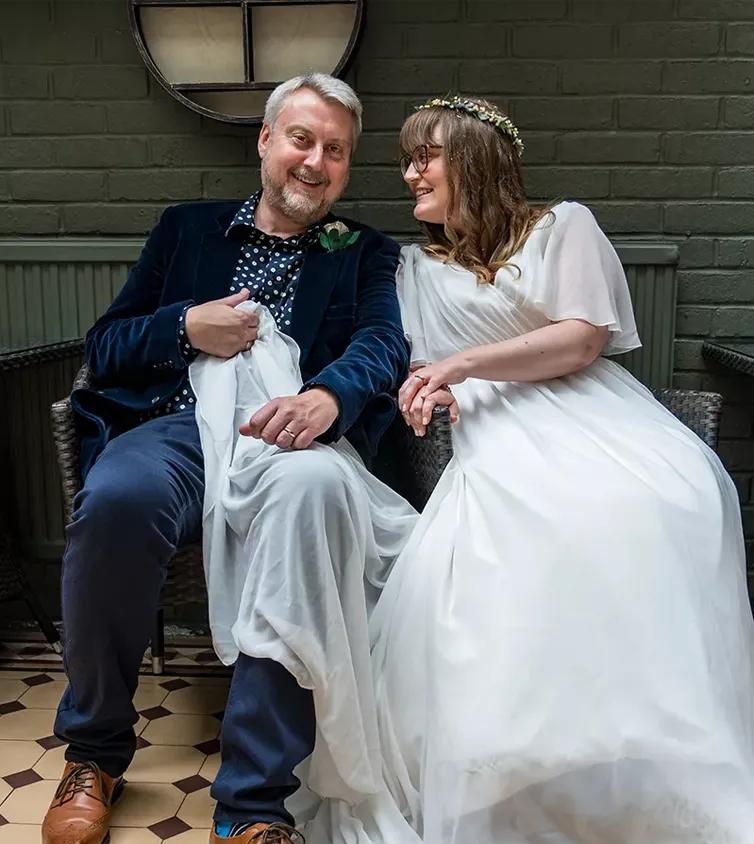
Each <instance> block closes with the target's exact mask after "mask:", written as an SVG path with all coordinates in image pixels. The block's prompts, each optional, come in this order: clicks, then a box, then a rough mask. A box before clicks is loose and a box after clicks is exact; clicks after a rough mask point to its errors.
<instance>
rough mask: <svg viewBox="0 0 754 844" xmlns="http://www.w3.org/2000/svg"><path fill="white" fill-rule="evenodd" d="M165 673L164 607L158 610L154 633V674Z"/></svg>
mask: <svg viewBox="0 0 754 844" xmlns="http://www.w3.org/2000/svg"><path fill="white" fill-rule="evenodd" d="M164 673H165V619H164V613H163V611H162V607H160V609H158V610H157V616H156V617H155V622H154V633H153V634H152V674H164Z"/></svg>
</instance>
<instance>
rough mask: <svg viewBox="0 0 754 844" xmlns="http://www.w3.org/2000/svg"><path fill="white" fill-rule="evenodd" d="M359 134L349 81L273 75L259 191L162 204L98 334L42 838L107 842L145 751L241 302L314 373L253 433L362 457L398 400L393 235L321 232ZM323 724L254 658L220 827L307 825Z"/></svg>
mask: <svg viewBox="0 0 754 844" xmlns="http://www.w3.org/2000/svg"><path fill="white" fill-rule="evenodd" d="M360 131H361V105H360V103H359V101H358V99H357V97H356V95H355V94H354V92H353V91H352V90H351V89H350V88H349V87H348V86H347V85H346V84H345V83H343V82H342V81H340V80H337V79H335V78H333V77H329V76H325V75H323V74H312V75H309V76H306V77H297V78H296V79H292V80H289V81H288V82H286V83H283V84H282V85H281V86H279V87H278V88H277V89H276V90H275V91H274V92H273V93H272V95H271V96H270V98H269V101H268V103H267V109H266V113H265V122H264V125H263V127H262V130H261V132H260V136H259V143H258V149H259V154H260V156H261V159H262V191H261V192H260V193H258V194H255V195H254V196H252V197H251V198H250V199H249V200H248V201H247V202H246V203H244V204H240V203H198V204H192V205H184V206H177V207H174V208H169V209H168V210H167V211H165V213H164V214H163V215H162V218H161V219H160V222H159V223H158V224H157V226H156V227H155V229H154V231H153V232H152V234H151V236H150V238H149V240H148V241H147V244H146V246H145V248H144V251H143V252H142V254H141V257H140V258H139V260H138V262H137V264H136V265H135V266H134V268H133V270H132V271H131V274H130V276H129V278H128V281H127V282H126V284H125V286H124V288H123V290H122V292H121V293H120V294H119V295H118V297H117V298H116V299H115V301H114V302H113V304H112V305H111V307H110V308H109V310H108V311H107V313H105V315H104V316H103V317H101V318H100V319H99V320H98V322H97V323H96V324H95V325H94V327H93V328H92V329H91V331H90V332H89V334H88V336H87V344H86V357H87V362H88V364H89V366H90V367H91V369H92V372H93V374H94V376H95V378H96V384H95V386H96V388H97V389H93V390H80V391H77V392H76V393H74V395H73V399H72V400H73V405H74V407H75V409H76V411H77V416H78V421H79V423H80V430H81V439H82V444H81V465H82V473H83V475H84V478H85V481H84V488H83V490H82V492H81V493H80V494H79V496H78V497H77V499H76V503H75V508H74V514H73V520H72V522H71V524H70V526H69V528H68V533H67V548H66V553H65V557H64V561H63V588H62V596H63V618H64V623H65V630H66V645H65V664H66V671H67V674H68V679H69V684H70V685H69V687H68V689H67V691H66V693H65V695H64V697H63V699H62V701H61V703H60V706H59V709H58V714H57V720H56V724H55V732H56V735H58V736H59V737H60V738H61V739H63V740H65V741H66V742H68V749H67V752H66V760H67V765H66V768H65V772H64V775H63V779H62V781H61V784H60V787H59V788H58V791H57V793H56V795H55V798H54V800H53V802H52V805H51V807H50V809H49V810H48V813H47V816H46V818H45V821H44V826H43V841H44V844H102V842H103V840H105V838H106V837H107V835H108V830H109V818H110V810H111V807H112V805H113V803H114V801H115V799H116V798H117V796H118V795H119V793H120V790H121V787H122V779H121V777H122V775H123V773H124V772H125V770H126V768H127V767H128V765H129V763H130V761H131V759H132V757H133V754H134V751H135V745H136V739H135V735H134V730H133V726H134V724H135V723H136V720H137V715H136V712H135V710H134V707H133V704H132V697H133V694H134V692H135V690H136V687H137V682H138V676H137V675H138V669H139V665H140V663H141V659H142V655H143V653H144V650H145V648H146V646H147V644H148V641H149V638H150V632H151V629H152V624H153V619H154V616H155V613H156V610H157V605H158V598H159V593H160V588H161V585H162V582H163V579H164V568H165V564H166V563H167V561H168V560H169V559H170V557H171V555H172V554H173V552H174V551H175V548H176V547H177V546H179V545H183V544H185V543H186V542H189V541H193V540H196V539H198V538H199V536H200V533H201V519H202V500H203V494H204V464H203V458H202V451H201V446H200V442H199V433H198V429H197V425H196V422H195V417H194V408H195V397H194V395H193V393H192V389H191V385H190V383H189V380H188V377H187V373H188V367H189V364H190V363H191V361H192V360H193V359H194V357H195V356H196V355H197V354H198V353H199V352H204V353H206V354H209V355H215V356H218V357H221V358H230V357H232V356H234V355H236V354H237V353H238V352H241V351H243V350H248V349H249V348H251V345H252V344H253V342H254V340H255V338H256V332H257V326H258V318H257V317H256V315H255V314H253V313H250V312H249V311H246V310H243V309H236V308H235V306H236V305H237V304H239V303H240V302H242V301H243V300H244V299H246V298H249V297H251V298H253V299H255V300H257V301H259V302H261V303H262V304H264V305H266V306H267V307H268V308H269V309H270V311H271V313H272V315H273V316H274V317H275V319H276V322H277V324H278V327H279V328H280V329H281V330H282V331H284V332H287V333H289V334H290V335H291V337H292V338H293V339H295V340H296V342H297V343H298V345H299V347H300V351H301V370H302V375H303V380H304V386H303V388H302V390H301V392H300V393H299V394H298V395H296V396H290V397H285V398H279V399H275V400H274V401H272V402H270V403H269V404H268V405H267V406H265V407H263V408H262V409H261V410H260V411H259V412H258V413H257V414H255V416H254V417H253V418H252V419H251V420H250V424H249V427H248V429H246V430H245V431H244V433H247V434H251V435H252V436H256V437H258V438H261V439H263V440H264V441H265V442H266V443H268V444H277V445H278V446H281V447H282V448H284V449H294V450H295V449H306V448H307V447H308V446H309V445H310V444H311V443H312V442H313V441H314V440H318V441H319V442H322V443H332V442H335V441H337V440H338V439H339V438H340V437H342V436H344V435H345V436H347V437H348V438H349V440H350V441H351V443H352V444H353V445H354V446H355V447H356V448H357V450H359V451H360V453H361V454H362V455H363V456H365V457H366V458H368V457H369V455H371V454H373V453H374V451H375V449H376V445H377V440H378V438H379V436H380V434H381V432H382V431H383V430H384V428H385V427H386V425H387V423H388V422H389V420H390V419H391V418H392V415H393V414H394V411H395V408H394V402H393V400H392V399H391V398H390V397H389V395H388V394H389V393H391V392H393V391H395V389H396V388H397V386H398V385H399V384H400V383H401V380H402V378H404V377H405V374H406V371H407V364H408V354H407V348H406V343H405V340H404V337H403V332H402V330H401V326H400V315H399V309H398V302H397V297H396V293H395V284H394V276H395V270H396V266H397V260H398V248H397V246H396V245H395V244H394V243H393V242H392V241H390V240H389V239H388V238H386V237H384V236H383V235H381V234H379V233H378V232H376V231H374V230H372V229H369V228H367V227H364V226H360V225H358V224H355V223H351V222H350V221H349V223H348V224H349V225H350V226H351V227H352V228H354V229H355V230H358V231H359V232H360V235H359V237H358V238H357V239H356V240H355V241H354V242H352V243H351V244H350V245H349V246H347V247H346V248H344V249H341V250H340V251H336V252H329V251H327V250H326V249H325V248H324V247H323V245H322V244H321V243H320V240H319V237H320V234H321V233H322V231H323V227H324V225H325V224H326V223H327V222H329V221H330V220H333V219H334V218H332V217H331V216H330V215H329V209H330V207H331V206H332V204H333V203H334V202H335V200H337V199H338V197H339V196H340V195H341V194H342V193H343V191H344V189H345V187H346V183H347V181H348V171H349V165H350V159H351V156H352V153H353V149H354V145H355V143H356V140H357V138H358V136H359V133H360ZM306 462H307V461H304V463H306ZM296 463H297V461H288V462H287V463H286V464H285V465H286V466H289V467H290V468H287V469H286V472H287V473H288V475H287V476H286V478H285V479H284V480H285V482H286V483H287V484H289V485H290V484H295V483H301V484H309V485H311V487H312V489H311V494H312V495H318V494H319V492H318V487H319V484H320V479H318V480H316V481H315V480H314V479H313V475H312V473H311V472H307V471H305V472H303V473H302V475H301V477H300V478H296V477H293V478H292V477H291V476H290V472H294V473H295V472H296ZM272 480H274V479H272ZM278 480H279V479H278ZM325 480H327V479H325ZM296 529H297V530H298V531H299V533H301V534H303V532H304V531H305V530H306V526H305V525H303V524H302V525H300V527H298V528H296ZM294 532H295V531H294ZM299 539H300V541H301V542H302V543H303V542H305V540H306V537H305V536H303V535H302V536H300V537H299ZM297 541H298V540H297ZM317 563H318V561H316V560H315V561H314V562H313V564H317ZM314 734H315V718H314V705H313V698H312V693H311V691H309V690H305V689H302V688H300V687H299V686H298V684H297V683H296V681H295V680H294V679H293V677H292V675H291V674H289V673H288V672H287V671H286V670H285V669H284V668H283V667H282V666H281V665H279V664H278V663H276V662H273V661H272V660H268V659H254V658H250V657H248V656H245V655H244V654H241V656H240V657H239V658H238V661H237V663H236V666H235V669H234V675H233V681H232V686H231V694H230V698H229V703H228V707H227V710H226V714H225V720H224V722H223V734H222V736H223V765H222V768H221V770H220V773H219V775H218V778H217V780H216V781H215V783H214V785H213V791H212V794H213V796H214V797H215V798H216V799H217V801H218V804H217V810H216V813H215V820H216V824H215V826H214V828H213V830H212V832H211V841H212V842H216V844H220V842H223V841H225V840H228V841H230V842H233V844H247V842H251V841H254V842H255V844H265V842H269V844H273V842H274V844H285V843H286V842H289V841H293V840H294V839H295V837H296V833H295V832H294V831H293V829H292V828H291V827H292V825H293V818H291V817H290V815H289V814H288V812H287V811H286V809H285V807H284V805H283V801H284V800H285V799H286V798H287V797H288V796H290V795H291V794H292V793H293V792H294V791H295V790H296V788H297V787H298V784H299V783H298V780H297V779H296V777H295V776H294V775H293V769H294V767H295V766H296V765H297V764H298V763H299V762H300V761H301V760H302V759H304V758H305V757H307V756H308V755H309V754H310V753H311V752H312V749H313V745H314Z"/></svg>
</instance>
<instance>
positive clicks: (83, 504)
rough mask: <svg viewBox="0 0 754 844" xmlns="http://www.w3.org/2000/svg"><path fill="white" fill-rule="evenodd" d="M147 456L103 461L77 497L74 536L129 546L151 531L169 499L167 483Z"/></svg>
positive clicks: (162, 473) (152, 459)
mask: <svg viewBox="0 0 754 844" xmlns="http://www.w3.org/2000/svg"><path fill="white" fill-rule="evenodd" d="M161 468H162V467H161V466H160V465H159V464H158V463H157V461H155V460H154V458H150V456H149V455H148V454H142V455H137V454H128V455H124V456H123V459H120V460H115V459H106V456H105V455H103V458H102V459H101V460H100V461H99V462H98V463H96V464H95V465H94V466H93V467H92V470H91V471H90V473H89V475H88V477H87V479H86V482H85V483H84V488H83V489H82V490H81V492H80V493H79V494H78V496H77V497H76V500H75V502H74V512H73V529H74V532H76V533H80V532H84V533H85V534H86V535H89V536H92V537H96V539H97V541H98V542H101V543H105V544H108V545H109V544H112V543H119V542H120V543H123V542H128V540H129V538H133V539H136V538H137V537H140V536H141V535H142V534H143V533H144V532H145V531H149V530H151V529H153V528H154V525H155V523H156V521H158V520H159V518H160V513H162V512H163V511H164V510H165V509H166V502H167V501H168V500H169V497H170V481H169V478H168V477H167V476H166V475H165V473H164V472H163V471H160V470H161Z"/></svg>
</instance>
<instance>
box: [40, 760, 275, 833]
mask: <svg viewBox="0 0 754 844" xmlns="http://www.w3.org/2000/svg"><path fill="white" fill-rule="evenodd" d="M95 786H99V788H98V789H97V790H96V791H95ZM93 792H94V793H93ZM104 793H105V787H104V782H103V780H102V771H101V770H100V769H99V766H98V765H96V764H95V763H94V762H77V763H76V764H75V765H74V766H73V767H72V768H71V770H70V771H68V773H67V774H66V775H65V776H64V777H63V779H62V780H61V781H60V785H58V788H57V791H56V792H55V799H56V800H58V801H59V802H58V805H59V806H62V805H63V804H64V803H69V802H70V801H71V800H73V798H74V797H75V796H76V795H77V794H86V796H87V797H91V798H92V800H98V801H99V802H100V803H104V802H105V800H104V797H101V796H100V795H104ZM273 840H274V839H273Z"/></svg>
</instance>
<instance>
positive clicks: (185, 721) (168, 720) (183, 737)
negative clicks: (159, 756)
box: [0, 715, 220, 747]
mask: <svg viewBox="0 0 754 844" xmlns="http://www.w3.org/2000/svg"><path fill="white" fill-rule="evenodd" d="M8 717H10V716H8ZM0 727H2V719H0ZM219 733H220V722H219V721H218V720H217V718H213V717H212V716H210V715H166V716H165V717H164V718H158V719H157V720H155V721H151V722H150V723H149V724H148V725H147V727H146V729H145V730H144V732H143V733H142V736H144V738H145V739H146V740H147V741H148V742H151V744H181V745H185V746H188V747H190V746H191V745H194V744H200V743H201V742H203V741H210V739H213V738H217V736H218V735H219Z"/></svg>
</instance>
